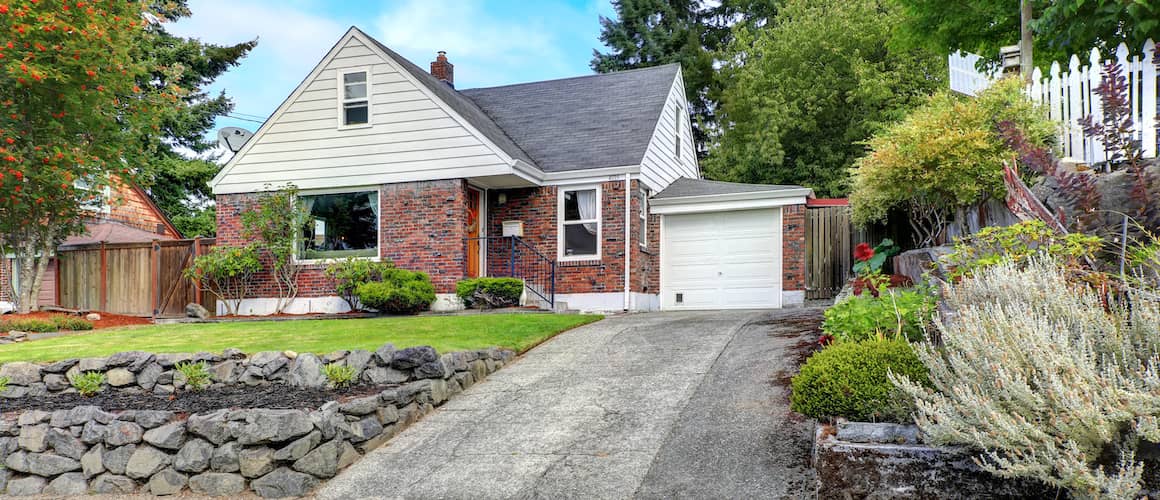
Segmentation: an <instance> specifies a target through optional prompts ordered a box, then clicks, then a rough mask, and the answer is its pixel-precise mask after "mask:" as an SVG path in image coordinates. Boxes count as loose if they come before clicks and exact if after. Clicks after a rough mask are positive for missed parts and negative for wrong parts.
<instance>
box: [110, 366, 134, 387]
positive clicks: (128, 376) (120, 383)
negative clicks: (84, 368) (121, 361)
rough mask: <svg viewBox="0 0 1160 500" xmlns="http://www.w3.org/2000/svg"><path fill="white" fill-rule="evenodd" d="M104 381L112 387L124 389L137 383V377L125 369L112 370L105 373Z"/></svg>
mask: <svg viewBox="0 0 1160 500" xmlns="http://www.w3.org/2000/svg"><path fill="white" fill-rule="evenodd" d="M105 381H106V382H108V383H109V385H110V386H113V387H125V386H127V385H133V384H136V383H137V377H136V376H135V375H133V372H131V371H129V370H128V369H127V368H113V369H112V370H109V371H108V372H106V373H105Z"/></svg>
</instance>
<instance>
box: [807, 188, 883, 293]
mask: <svg viewBox="0 0 1160 500" xmlns="http://www.w3.org/2000/svg"><path fill="white" fill-rule="evenodd" d="M880 232H881V231H879V230H878V228H859V227H857V226H855V225H854V224H852V223H851V222H850V207H848V206H822V207H810V208H807V209H806V298H807V299H829V298H833V297H834V296H835V295H837V294H838V292H839V291H841V290H842V287H843V286H845V284H846V282H847V281H849V280H850V278H853V277H854V271H853V269H854V245H857V244H858V243H863V242H866V243H870V244H875V243H877V241H878V240H879V239H881V235H880V234H878V233H880Z"/></svg>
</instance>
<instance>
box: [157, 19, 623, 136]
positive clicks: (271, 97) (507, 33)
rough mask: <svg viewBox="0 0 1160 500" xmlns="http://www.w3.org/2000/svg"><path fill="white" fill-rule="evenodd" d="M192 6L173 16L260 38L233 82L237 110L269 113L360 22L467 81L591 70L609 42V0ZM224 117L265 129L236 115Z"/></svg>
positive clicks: (230, 36) (212, 33)
mask: <svg viewBox="0 0 1160 500" xmlns="http://www.w3.org/2000/svg"><path fill="white" fill-rule="evenodd" d="M189 5H190V8H191V9H192V10H193V16H192V17H191V18H188V19H183V20H181V21H179V22H177V23H174V24H172V25H170V26H169V29H170V30H171V31H172V32H173V33H175V34H179V35H183V36H190V37H197V38H200V39H202V40H205V41H207V42H211V43H236V42H240V41H244V40H251V39H254V38H257V39H258V47H257V48H256V49H254V51H253V52H251V53H250V55H249V57H247V58H246V59H244V60H243V61H242V64H241V66H239V67H237V68H234V69H232V70H230V71H229V72H228V73H226V74H225V75H223V76H222V77H220V78H219V79H218V80H217V81H216V82H215V84H214V85H213V86H212V87H211V89H212V90H213V91H214V92H216V91H217V90H219V89H225V91H226V93H227V94H228V95H229V96H231V97H232V98H233V99H234V102H235V104H236V107H235V112H236V113H238V114H242V115H244V116H252V117H257V118H259V119H261V118H265V117H268V116H269V115H270V114H272V113H273V112H274V110H275V108H277V107H278V105H279V104H280V103H281V102H282V100H283V99H284V98H285V97H286V96H287V95H289V94H290V92H292V91H293V90H294V87H296V86H297V85H298V83H299V82H301V81H302V79H303V78H304V77H305V76H306V75H307V73H309V72H310V70H311V69H312V68H313V67H314V65H315V64H316V63H317V62H318V61H319V60H320V59H321V58H322V56H323V55H325V54H326V51H327V50H328V49H330V47H331V46H332V45H333V44H334V42H335V41H337V40H338V38H339V37H340V36H342V34H343V33H345V32H346V30H347V28H349V27H350V26H351V25H355V26H358V27H359V28H361V29H362V30H363V31H366V32H367V33H368V34H370V35H371V36H373V37H375V38H377V39H378V40H379V41H381V42H383V43H384V44H386V45H387V46H389V47H391V48H392V49H394V50H395V51H396V52H399V53H400V54H402V55H403V56H404V57H407V58H408V59H410V60H411V61H412V62H414V63H416V64H418V65H419V66H420V67H423V68H426V67H427V64H428V63H429V62H430V61H431V59H432V58H433V57H434V56H435V52H436V51H438V50H445V51H447V56H448V58H449V59H450V60H451V62H452V63H453V64H455V84H456V87H459V88H472V87H485V86H493V85H504V84H508V83H518V82H526V81H535V80H545V79H551V78H562V77H568V76H576V75H582V74H588V73H591V70H590V69H589V68H588V61H589V60H590V59H591V57H592V49H594V48H598V47H601V44H600V41H599V39H598V38H597V37H598V35H599V32H600V25H599V21H598V16H600V15H604V16H607V17H611V16H612V15H613V14H614V12H613V10H612V6H611V4H610V2H609V0H556V1H536V0H531V1H527V0H525V1H521V0H378V1H370V0H342V1H337V0H191V1H190V2H189ZM218 125H219V127H223V126H239V127H244V128H247V129H250V130H256V129H257V128H258V126H259V124H258V123H254V122H248V121H241V120H236V119H231V118H221V119H219V120H218Z"/></svg>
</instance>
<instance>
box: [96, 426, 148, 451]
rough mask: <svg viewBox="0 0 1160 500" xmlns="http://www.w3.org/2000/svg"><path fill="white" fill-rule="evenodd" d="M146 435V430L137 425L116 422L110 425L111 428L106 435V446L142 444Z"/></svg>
mask: <svg viewBox="0 0 1160 500" xmlns="http://www.w3.org/2000/svg"><path fill="white" fill-rule="evenodd" d="M144 433H145V431H144V429H142V428H141V426H140V425H137V424H136V423H133V422H122V421H115V422H113V423H111V424H109V428H108V430H107V432H106V434H105V444H108V445H109V446H122V445H126V444H134V443H140V442H141V436H142V435H143V434H144Z"/></svg>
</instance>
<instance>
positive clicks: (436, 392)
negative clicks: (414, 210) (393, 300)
mask: <svg viewBox="0 0 1160 500" xmlns="http://www.w3.org/2000/svg"><path fill="white" fill-rule="evenodd" d="M514 357H515V353H514V352H512V351H508V350H501V349H488V350H480V351H463V352H454V353H448V354H444V355H442V356H439V355H438V354H437V353H436V352H435V350H434V349H433V348H431V347H414V348H408V349H403V350H395V349H394V347H393V346H391V345H390V344H388V345H385V346H383V347H381V348H379V349H378V350H376V351H375V352H373V353H371V352H369V351H339V352H337V353H331V354H328V355H325V356H322V357H318V356H315V355H313V354H295V353H277V352H264V353H256V354H254V355H253V356H249V357H247V356H245V355H244V354H242V353H241V352H239V351H237V350H227V351H226V352H224V353H222V354H221V355H216V354H209V353H199V354H195V355H161V354H156V355H155V354H150V353H140V352H130V353H118V354H114V355H112V356H109V357H108V358H89V359H87V360H67V361H62V362H58V363H51V364H47V365H37V364H32V363H9V364H6V365H4V366H2V367H0V375H3V376H8V377H10V379H11V382H10V384H11V385H10V386H9V388H8V390H7V391H5V394H3V396H4V397H7V398H11V399H9V400H8V401H7V402H8V403H9V404H11V403H15V402H17V401H19V400H29V401H30V402H31V400H32V399H33V398H29V397H28V396H30V395H38V396H47V397H50V398H51V397H52V396H53V395H54V394H61V393H65V392H67V391H68V389H71V386H70V387H69V388H68V389H60V388H59V386H60V380H61V379H64V380H65V382H64V383H65V384H66V385H67V378H68V377H67V375H68V374H69V373H74V374H75V373H80V372H81V371H90V370H99V371H104V372H105V373H106V376H107V377H108V378H109V382H110V384H109V385H110V387H108V388H106V389H105V390H110V391H125V392H145V391H150V392H155V393H157V392H158V391H161V392H162V393H164V392H172V391H173V390H175V389H180V387H181V385H182V383H181V382H180V379H181V376H180V372H175V371H174V370H173V366H174V364H175V363H177V362H179V361H180V360H181V359H182V358H188V359H190V360H194V361H198V360H204V361H206V362H207V364H209V365H210V372H211V373H212V374H213V378H214V386H216V387H223V386H225V385H239V384H244V385H270V384H277V385H285V386H287V387H320V386H322V385H325V384H326V379H325V377H324V376H322V375H321V367H322V366H323V365H324V364H327V363H342V364H346V365H350V366H354V367H355V368H356V372H357V380H359V381H362V382H363V383H371V384H376V385H378V384H387V385H388V387H386V388H385V389H383V390H376V391H375V392H373V393H370V394H363V395H360V396H359V397H354V398H343V399H339V400H335V401H329V402H327V403H325V404H323V405H321V407H319V408H318V409H309V410H302V409H271V408H240V409H236V408H227V409H220V410H216V411H211V412H201V413H195V414H192V415H188V416H187V415H184V414H180V413H175V412H171V411H160V410H149V409H142V410H137V409H128V410H121V411H105V410H103V409H101V408H98V407H96V406H77V407H74V408H71V409H67V410H56V411H52V412H48V411H41V410H38V409H23V410H20V411H14V412H8V413H4V414H3V415H0V460H2V461H3V464H4V466H5V467H4V468H3V469H2V470H0V492H3V493H7V494H8V495H14V496H17V495H34V494H45V495H79V494H86V493H98V494H129V493H149V494H153V495H172V494H177V493H180V492H183V491H187V490H188V491H192V492H193V493H195V494H200V495H209V496H232V495H238V494H241V493H243V492H245V491H252V492H253V493H256V494H257V495H259V496H262V497H268V498H273V497H287V496H301V495H304V494H307V493H308V492H309V491H311V490H312V489H313V488H315V487H316V486H318V485H319V484H320V482H321V481H323V480H326V479H328V478H331V477H333V476H334V475H335V474H337V472H338V471H339V470H341V469H343V468H344V467H346V466H348V465H350V464H352V463H354V462H355V461H356V460H358V459H359V458H361V457H362V456H363V455H364V454H365V453H367V452H368V451H370V450H372V449H374V448H377V447H379V446H381V445H383V444H384V443H385V442H387V441H388V440H390V439H391V438H392V437H394V436H395V435H396V434H397V433H398V432H399V431H400V430H401V429H403V428H404V427H406V426H407V425H409V424H411V423H413V422H415V421H416V420H418V419H419V418H420V417H422V416H423V415H424V414H426V413H428V412H430V411H432V410H433V409H434V408H435V407H436V406H438V405H440V404H442V403H443V402H444V401H446V400H447V399H448V398H449V397H451V396H452V395H454V394H456V393H458V392H461V391H462V390H464V389H466V388H467V387H469V386H471V385H473V384H474V383H476V382H479V381H481V380H482V379H483V378H484V377H486V376H487V375H488V374H490V373H492V372H494V371H495V370H498V369H499V368H501V367H502V366H504V365H505V364H507V363H509V362H511V360H512V359H514ZM74 370H75V371H74ZM114 370H121V371H120V372H114ZM114 373H116V375H113V374H114ZM165 374H168V377H169V378H172V379H174V380H173V381H172V382H170V383H165V384H163V383H161V381H159V380H157V379H163V376H164V375H165ZM57 376H59V377H60V379H58V378H56V377H57ZM163 381H166V382H169V381H168V380H163ZM114 382H115V383H114ZM390 384H396V385H390ZM50 386H51V387H52V389H50ZM159 387H160V388H159ZM178 397H180V396H178Z"/></svg>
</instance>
